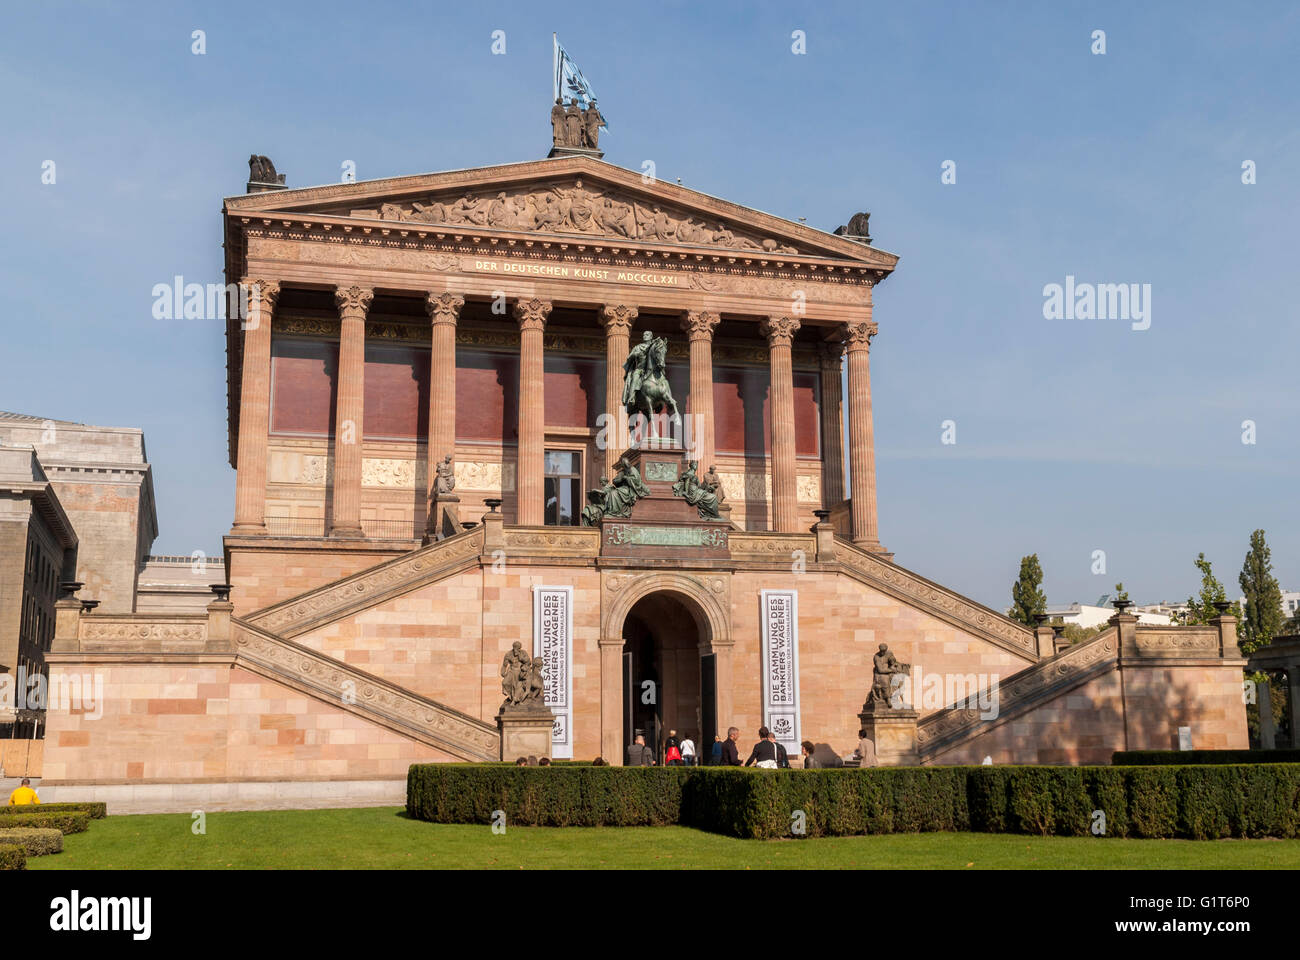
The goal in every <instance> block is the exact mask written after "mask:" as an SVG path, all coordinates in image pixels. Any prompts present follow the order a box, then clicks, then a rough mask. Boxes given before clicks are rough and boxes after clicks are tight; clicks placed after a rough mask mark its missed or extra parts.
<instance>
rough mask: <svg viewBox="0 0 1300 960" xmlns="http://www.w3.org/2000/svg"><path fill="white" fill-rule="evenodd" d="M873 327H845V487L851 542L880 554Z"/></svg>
mask: <svg viewBox="0 0 1300 960" xmlns="http://www.w3.org/2000/svg"><path fill="white" fill-rule="evenodd" d="M877 329H878V328H877V326H876V324H875V323H874V322H873V321H872V320H870V319H866V320H858V321H855V322H853V323H848V324H845V326H844V336H845V345H846V347H847V349H848V354H849V473H850V477H849V484H850V487H851V496H852V498H853V542H854V543H856V544H858V546H860V547H864V548H866V549H867V550H871V551H873V552H875V553H884V552H885V549H884V547H882V546H881V545H880V532H879V530H878V528H877V527H876V450H875V439H874V437H873V436H872V426H871V364H870V362H869V359H868V358H869V355H870V350H871V338H872V337H874V336H875V335H876V330H877Z"/></svg>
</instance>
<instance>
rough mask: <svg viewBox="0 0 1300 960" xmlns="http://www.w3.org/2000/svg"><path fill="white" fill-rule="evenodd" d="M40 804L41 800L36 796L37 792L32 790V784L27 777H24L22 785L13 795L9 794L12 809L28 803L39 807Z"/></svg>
mask: <svg viewBox="0 0 1300 960" xmlns="http://www.w3.org/2000/svg"><path fill="white" fill-rule="evenodd" d="M40 802H41V798H40V797H38V796H37V795H36V791H35V790H33V789H32V782H31V781H30V780H28V779H27V778H26V777H23V782H22V785H21V786H19V787H18V789H16V790H15V791H14V792H13V793H11V794H9V806H11V807H14V806H20V805H22V804H28V803H34V804H36V805H37V806H39V805H40Z"/></svg>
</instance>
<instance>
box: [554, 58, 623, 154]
mask: <svg viewBox="0 0 1300 960" xmlns="http://www.w3.org/2000/svg"><path fill="white" fill-rule="evenodd" d="M551 39H552V40H554V41H555V57H554V60H555V76H554V77H553V80H554V84H553V86H554V88H555V92H554V94H553V97H552V99H555V100H558V99H560V98H561V97H563V98H564V99H565V100H577V101H578V102H579V103H580V104H582V106H583V107H584V108H590V107H591V105H592V104H593V103H595V102H596V94H595V92H594V91H593V90H592V89H591V84H590V83H588V82H587V78H586V77H584V76H583V75H582V71H581V70H580V69H579V68H578V65H577V64H576V63H574V62H573V58H572V57H570V56H569V52H568V51H567V50H565V49H564V47H563V46H561V45H560V38H559V37H557V36H556V35H555V34H551ZM604 115H605V114H604V111H603V110H602V111H601V119H602V120H604ZM600 129H601V132H602V133H609V124H607V123H603V122H602V123H601V125H600Z"/></svg>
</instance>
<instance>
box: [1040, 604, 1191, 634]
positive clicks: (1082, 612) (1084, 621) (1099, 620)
mask: <svg viewBox="0 0 1300 960" xmlns="http://www.w3.org/2000/svg"><path fill="white" fill-rule="evenodd" d="M1129 612H1130V613H1132V614H1133V615H1135V616H1136V617H1137V618H1138V623H1147V624H1152V625H1166V626H1167V625H1168V624H1171V623H1173V620H1172V619H1170V617H1169V615H1168V614H1166V613H1160V612H1157V611H1153V610H1150V609H1148V608H1147V607H1134V608H1133V609H1132V610H1130V611H1129ZM1047 615H1048V616H1049V617H1051V618H1052V619H1053V620H1055V619H1056V618H1057V617H1059V618H1060V619H1061V622H1062V623H1066V624H1074V625H1075V626H1079V627H1084V628H1085V629H1086V628H1088V627H1102V626H1105V625H1106V623H1107V622H1108V621H1109V620H1110V618H1111V617H1113V616H1114V615H1115V608H1114V607H1099V606H1093V605H1091V604H1087V603H1072V604H1070V605H1069V606H1068V607H1062V606H1056V607H1048V608H1047Z"/></svg>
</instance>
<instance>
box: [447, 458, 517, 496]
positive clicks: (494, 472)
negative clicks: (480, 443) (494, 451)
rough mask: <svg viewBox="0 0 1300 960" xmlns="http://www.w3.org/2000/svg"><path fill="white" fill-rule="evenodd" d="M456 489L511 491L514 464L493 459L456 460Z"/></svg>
mask: <svg viewBox="0 0 1300 960" xmlns="http://www.w3.org/2000/svg"><path fill="white" fill-rule="evenodd" d="M455 468H456V489H458V490H474V491H476V492H477V491H487V492H492V491H500V492H502V493H513V492H514V489H515V465H514V464H513V463H501V462H499V461H493V460H457V461H456V464H455Z"/></svg>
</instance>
